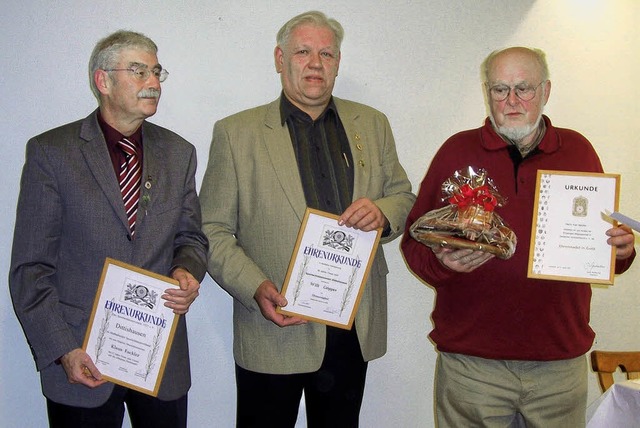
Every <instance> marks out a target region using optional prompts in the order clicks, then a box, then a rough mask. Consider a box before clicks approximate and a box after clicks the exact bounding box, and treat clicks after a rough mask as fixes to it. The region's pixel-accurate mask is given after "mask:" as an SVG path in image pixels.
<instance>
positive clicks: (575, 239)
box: [528, 170, 620, 284]
mask: <svg viewBox="0 0 640 428" xmlns="http://www.w3.org/2000/svg"><path fill="white" fill-rule="evenodd" d="M619 191H620V176H619V175H617V174H597V173H580V172H567V171H547V170H540V171H538V176H537V183H536V194H535V205H534V208H533V224H532V228H531V246H530V248H529V268H528V277H529V278H542V279H555V280H563V281H576V282H588V283H593V284H613V278H614V273H615V257H616V254H615V247H612V246H611V245H609V244H607V236H606V235H605V232H606V231H607V230H608V229H610V228H611V227H612V226H611V223H609V222H607V220H606V219H605V217H604V215H603V214H602V213H603V212H605V211H616V210H617V208H618V197H619Z"/></svg>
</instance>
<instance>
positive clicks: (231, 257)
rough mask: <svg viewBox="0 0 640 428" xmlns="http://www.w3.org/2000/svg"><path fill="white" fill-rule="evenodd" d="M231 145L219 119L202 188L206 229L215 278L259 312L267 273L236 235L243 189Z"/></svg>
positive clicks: (209, 259)
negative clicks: (260, 291)
mask: <svg viewBox="0 0 640 428" xmlns="http://www.w3.org/2000/svg"><path fill="white" fill-rule="evenodd" d="M231 144H232V142H231V138H230V136H229V133H228V132H227V129H226V127H225V123H224V122H217V123H216V124H215V126H214V129H213V139H212V142H211V149H210V153H209V161H208V164H207V169H206V171H205V174H204V179H203V182H202V188H201V190H200V201H201V203H202V212H203V222H202V229H203V231H204V233H205V235H206V236H207V238H208V239H209V257H208V268H209V273H210V275H211V277H212V278H213V279H214V280H215V281H216V282H217V283H218V284H219V285H220V286H221V287H222V288H223V289H224V290H225V291H227V292H228V293H229V294H230V295H231V296H232V297H233V298H234V299H236V300H238V301H239V302H240V303H242V304H243V305H244V306H245V307H246V308H247V309H249V310H251V311H255V310H258V306H257V304H256V303H255V301H254V300H253V295H254V294H255V291H256V289H257V288H258V286H259V285H260V284H261V283H262V282H263V281H265V280H266V279H267V275H266V274H265V273H264V272H263V271H262V270H261V269H260V268H259V267H258V265H257V264H256V263H255V262H254V261H253V260H252V259H251V258H250V257H249V256H248V255H247V254H246V253H245V251H244V249H243V248H242V247H241V246H240V245H239V243H238V240H237V238H236V233H237V231H238V230H237V229H238V210H239V199H238V198H239V191H240V189H239V182H238V179H237V172H236V167H237V165H236V164H235V160H234V158H233V154H232V150H231V148H232V147H231ZM263 197H268V195H263Z"/></svg>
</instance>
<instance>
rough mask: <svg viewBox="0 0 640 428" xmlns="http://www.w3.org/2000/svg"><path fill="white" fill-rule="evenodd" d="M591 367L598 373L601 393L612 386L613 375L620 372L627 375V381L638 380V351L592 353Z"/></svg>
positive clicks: (639, 352)
mask: <svg viewBox="0 0 640 428" xmlns="http://www.w3.org/2000/svg"><path fill="white" fill-rule="evenodd" d="M591 367H592V368H593V370H594V371H595V372H597V373H598V380H599V381H600V388H602V392H604V391H606V390H607V389H609V387H610V386H611V385H613V382H614V380H613V373H614V372H615V371H616V370H618V368H620V370H621V371H622V372H624V373H626V374H627V379H640V351H634V352H622V351H593V352H591Z"/></svg>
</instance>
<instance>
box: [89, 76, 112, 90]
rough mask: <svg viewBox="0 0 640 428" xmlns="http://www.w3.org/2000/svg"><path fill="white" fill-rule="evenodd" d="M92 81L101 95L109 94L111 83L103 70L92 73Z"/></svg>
mask: <svg viewBox="0 0 640 428" xmlns="http://www.w3.org/2000/svg"><path fill="white" fill-rule="evenodd" d="M93 81H94V82H95V84H96V88H98V91H99V92H100V93H101V94H103V95H106V94H108V93H109V90H110V88H111V85H112V82H111V78H110V77H109V73H108V72H106V71H104V70H96V71H95V72H94V73H93Z"/></svg>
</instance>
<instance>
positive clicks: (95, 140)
mask: <svg viewBox="0 0 640 428" xmlns="http://www.w3.org/2000/svg"><path fill="white" fill-rule="evenodd" d="M97 112H98V110H95V111H94V112H93V113H91V114H90V115H89V116H87V118H85V119H84V121H83V122H82V126H81V129H80V138H81V139H82V140H84V141H85V142H86V143H85V144H83V145H81V146H80V150H81V151H82V154H83V156H84V158H85V159H86V161H87V165H88V166H89V169H90V170H91V173H92V174H93V176H94V178H95V179H96V181H97V182H98V185H99V186H100V188H101V189H102V191H103V192H104V194H105V196H106V198H107V200H108V201H109V204H110V205H111V207H112V208H113V211H114V212H115V213H116V215H117V216H118V218H119V219H120V221H121V222H122V224H123V226H124V227H125V228H127V229H128V228H129V223H128V221H127V214H126V213H125V211H124V204H123V203H122V193H121V192H120V187H119V185H118V180H117V179H116V177H115V173H114V171H113V166H112V165H113V164H112V163H111V157H110V155H109V150H108V149H107V144H106V142H105V139H104V135H102V131H101V130H100V125H98V118H97Z"/></svg>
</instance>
